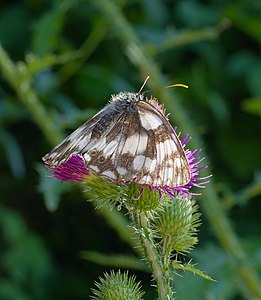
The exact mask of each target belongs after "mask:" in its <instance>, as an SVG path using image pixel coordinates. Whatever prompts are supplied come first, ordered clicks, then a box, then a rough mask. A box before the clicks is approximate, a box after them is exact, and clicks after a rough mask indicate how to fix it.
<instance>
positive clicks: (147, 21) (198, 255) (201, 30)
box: [0, 0, 261, 300]
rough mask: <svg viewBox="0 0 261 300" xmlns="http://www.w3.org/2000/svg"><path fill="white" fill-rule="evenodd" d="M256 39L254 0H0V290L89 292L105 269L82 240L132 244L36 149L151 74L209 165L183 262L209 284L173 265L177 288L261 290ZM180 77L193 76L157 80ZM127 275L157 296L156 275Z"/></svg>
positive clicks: (30, 295)
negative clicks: (193, 240)
mask: <svg viewBox="0 0 261 300" xmlns="http://www.w3.org/2000/svg"><path fill="white" fill-rule="evenodd" d="M260 42H261V2H260V1H256V0H238V1H197V0H177V1H170V0H165V1H163V0H151V1H149V0H141V1H135V0H130V1H123V0H121V1H120V0H118V1H116V0H115V1H111V0H110V1H109V0H107V1H106V0H93V1H81V0H79V1H76V0H75V1H73V0H71V1H47V0H36V1H33V0H24V1H7V0H2V1H1V3H0V43H1V45H2V47H3V49H4V50H3V49H1V51H0V70H1V77H0V171H1V172H0V190H1V194H0V195H1V196H0V199H1V202H0V299H6V300H29V299H37V300H38V299H39V300H40V299H75V300H81V299H88V298H89V295H90V289H91V288H92V287H94V285H93V282H94V280H97V279H98V276H101V275H102V274H103V272H104V271H108V270H110V267H109V266H102V265H100V264H98V263H95V262H91V261H89V260H86V259H84V258H83V257H82V256H81V251H84V250H88V251H97V252H100V253H104V254H126V255H130V254H133V252H132V249H131V248H130V246H129V245H128V244H127V243H126V242H124V241H122V239H120V237H119V236H118V234H117V228H114V229H113V228H112V227H113V226H112V225H108V223H107V221H106V217H105V216H104V215H103V213H102V212H100V211H99V210H95V208H94V207H93V206H92V205H91V204H90V203H89V202H86V199H85V198H84V196H83V194H82V192H81V190H80V189H79V188H78V187H77V186H76V185H73V184H64V183H63V184H61V183H58V182H56V181H55V180H52V179H50V178H46V171H45V170H44V168H43V166H42V163H41V157H42V156H43V155H44V154H46V153H47V152H48V151H50V149H51V148H52V146H54V145H55V144H56V143H57V142H59V141H60V140H61V139H62V137H63V136H64V135H65V134H68V133H69V132H71V131H72V130H73V129H75V128H76V127H77V126H79V125H80V124H81V123H83V122H84V121H85V120H86V119H88V118H89V117H91V116H92V115H93V114H94V113H95V112H96V111H97V110H98V109H100V108H101V107H103V105H105V103H106V101H107V99H108V98H109V97H110V95H111V94H112V93H117V92H119V91H138V90H139V88H140V86H141V84H142V83H143V81H144V79H145V77H146V76H147V75H150V76H151V79H150V80H149V83H148V89H151V88H152V89H154V90H155V92H154V91H153V92H152V93H153V94H154V95H155V96H157V97H158V98H159V101H160V102H161V103H165V105H166V108H167V111H168V112H170V113H171V117H170V120H171V122H172V124H173V126H178V129H180V130H182V132H183V134H185V133H187V132H189V133H190V134H191V135H192V141H191V142H190V143H189V145H188V146H189V147H192V148H193V149H194V148H195V147H202V148H204V151H205V153H206V154H207V157H208V160H209V162H210V163H209V164H210V170H209V172H211V173H212V174H213V178H212V180H211V184H210V185H209V187H208V189H206V190H205V191H203V195H202V196H201V197H197V200H198V204H199V205H200V210H201V212H202V226H201V227H200V231H199V239H200V242H199V245H198V246H197V247H196V249H195V250H194V251H193V252H192V254H191V256H190V255H188V256H187V257H186V258H185V260H187V261H188V260H189V259H190V258H191V257H192V258H193V259H194V262H196V263H198V267H199V268H200V269H201V270H204V271H206V272H207V274H208V275H210V276H212V277H213V278H214V279H215V280H216V282H210V281H207V280H205V279H203V278H200V277H196V276H194V275H191V274H188V273H181V274H182V277H180V276H176V278H175V285H176V291H177V299H182V300H183V299H185V300H186V299H261V291H260V289H261V283H260V282H261V281H260V278H259V279H258V272H260V270H261V235H260V231H261V217H260V215H261V213H260V212H261V201H260V194H261V175H260V167H261V156H260V153H261V151H260V148H261V141H260V129H261V123H260V117H261V59H260V54H261V52H260ZM177 82H179V83H184V84H187V85H189V87H190V88H189V89H188V90H185V89H182V88H175V89H171V90H167V91H165V90H160V89H161V88H162V87H163V86H164V85H167V84H171V83H177ZM157 89H159V90H157ZM115 229H116V230H115ZM131 273H133V274H136V275H137V279H138V280H141V281H142V285H143V288H144V289H145V290H146V291H148V293H147V296H146V297H147V298H146V299H155V293H154V292H153V289H152V288H151V287H150V275H149V274H148V273H146V272H143V271H131Z"/></svg>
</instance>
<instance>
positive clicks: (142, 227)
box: [133, 211, 173, 300]
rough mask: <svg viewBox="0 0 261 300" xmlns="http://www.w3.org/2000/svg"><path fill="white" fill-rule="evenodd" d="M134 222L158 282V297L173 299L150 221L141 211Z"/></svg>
mask: <svg viewBox="0 0 261 300" xmlns="http://www.w3.org/2000/svg"><path fill="white" fill-rule="evenodd" d="M133 219H134V222H135V225H136V227H137V229H138V231H139V232H140V238H141V242H142V245H143V246H144V250H145V255H146V258H147V261H148V263H149V265H150V266H151V269H152V274H153V277H154V279H155V281H156V285H157V290H158V295H159V299H160V300H166V299H173V297H172V296H173V292H172V290H171V287H170V284H169V280H168V276H166V274H164V272H163V271H164V266H163V262H162V259H161V256H160V255H159V253H158V251H157V249H156V245H155V244H154V242H153V240H152V239H151V236H150V233H149V230H148V219H147V216H146V213H145V212H143V211H139V212H138V213H136V215H135V218H133Z"/></svg>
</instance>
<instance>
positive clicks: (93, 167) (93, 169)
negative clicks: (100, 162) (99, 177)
mask: <svg viewBox="0 0 261 300" xmlns="http://www.w3.org/2000/svg"><path fill="white" fill-rule="evenodd" d="M89 168H90V169H91V170H92V171H94V172H96V173H98V172H99V171H100V170H99V168H98V167H97V166H94V165H89Z"/></svg>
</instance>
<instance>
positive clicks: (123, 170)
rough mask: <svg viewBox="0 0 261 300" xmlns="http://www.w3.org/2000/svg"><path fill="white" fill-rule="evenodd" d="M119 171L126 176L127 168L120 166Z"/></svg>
mask: <svg viewBox="0 0 261 300" xmlns="http://www.w3.org/2000/svg"><path fill="white" fill-rule="evenodd" d="M117 172H118V173H119V174H120V175H121V176H124V175H125V174H126V173H127V170H126V169H125V168H123V167H118V168H117Z"/></svg>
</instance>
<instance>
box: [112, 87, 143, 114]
mask: <svg viewBox="0 0 261 300" xmlns="http://www.w3.org/2000/svg"><path fill="white" fill-rule="evenodd" d="M143 100H144V95H143V94H140V93H129V92H126V93H119V94H116V95H112V97H111V100H110V102H109V105H110V106H111V108H112V109H113V110H115V111H117V112H122V111H126V110H127V111H135V110H136V109H135V107H136V104H137V103H138V102H140V101H143Z"/></svg>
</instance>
